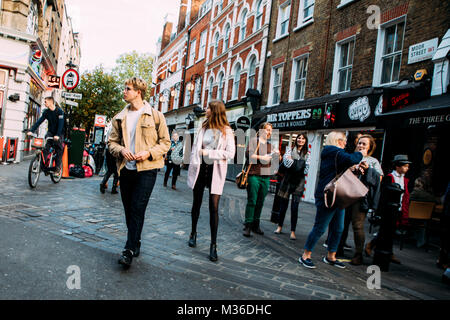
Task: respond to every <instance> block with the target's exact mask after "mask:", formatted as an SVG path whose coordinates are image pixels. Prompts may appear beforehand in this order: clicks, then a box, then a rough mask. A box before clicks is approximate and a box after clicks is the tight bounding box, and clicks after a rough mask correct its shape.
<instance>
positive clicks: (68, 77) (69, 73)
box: [62, 69, 80, 90]
mask: <svg viewBox="0 0 450 320" xmlns="http://www.w3.org/2000/svg"><path fill="white" fill-rule="evenodd" d="M79 82H80V75H79V74H78V72H77V70H75V69H68V70H66V72H64V74H63V76H62V84H63V86H64V88H66V89H67V90H72V89H75V88H76V87H77V85H78V83H79Z"/></svg>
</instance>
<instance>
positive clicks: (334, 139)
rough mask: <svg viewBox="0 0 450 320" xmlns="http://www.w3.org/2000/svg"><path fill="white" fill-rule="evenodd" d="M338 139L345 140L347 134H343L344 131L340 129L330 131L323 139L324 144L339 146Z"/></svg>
mask: <svg viewBox="0 0 450 320" xmlns="http://www.w3.org/2000/svg"><path fill="white" fill-rule="evenodd" d="M339 140H347V136H346V135H345V133H344V132H342V131H332V132H330V133H329V134H328V136H327V138H326V139H325V145H326V146H336V147H339V145H338V141H339Z"/></svg>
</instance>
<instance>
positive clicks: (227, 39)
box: [223, 24, 231, 51]
mask: <svg viewBox="0 0 450 320" xmlns="http://www.w3.org/2000/svg"><path fill="white" fill-rule="evenodd" d="M230 34H231V29H230V25H229V24H227V25H226V26H225V32H224V37H225V38H224V40H223V50H224V51H225V50H227V49H228V48H229V47H230Z"/></svg>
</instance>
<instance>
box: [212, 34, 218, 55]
mask: <svg viewBox="0 0 450 320" xmlns="http://www.w3.org/2000/svg"><path fill="white" fill-rule="evenodd" d="M218 51H219V33H216V35H215V36H214V54H213V57H217V54H218Z"/></svg>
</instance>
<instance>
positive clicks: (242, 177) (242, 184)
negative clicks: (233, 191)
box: [236, 141, 259, 189]
mask: <svg viewBox="0 0 450 320" xmlns="http://www.w3.org/2000/svg"><path fill="white" fill-rule="evenodd" d="M258 149H259V141H258V146H257V147H256V150H255V153H257V152H258ZM249 162H250V161H249ZM251 167H252V164H251V163H249V165H248V167H247V169H246V170H245V169H242V172H240V173H239V174H238V175H237V176H236V185H237V187H238V188H239V189H247V185H248V173H249V172H250V168H251Z"/></svg>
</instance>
